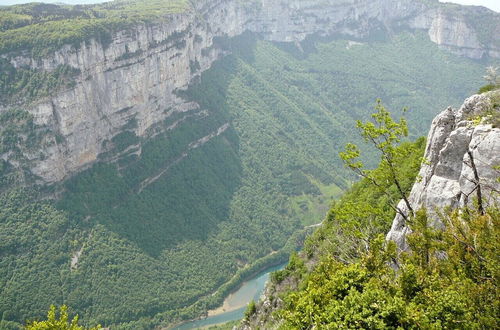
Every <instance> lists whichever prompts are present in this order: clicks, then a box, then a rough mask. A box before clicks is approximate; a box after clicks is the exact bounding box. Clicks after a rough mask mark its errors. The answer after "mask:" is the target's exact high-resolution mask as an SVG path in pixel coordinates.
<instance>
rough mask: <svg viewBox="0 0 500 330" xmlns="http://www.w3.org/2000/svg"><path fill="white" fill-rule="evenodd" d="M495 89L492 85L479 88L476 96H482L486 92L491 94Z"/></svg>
mask: <svg viewBox="0 0 500 330" xmlns="http://www.w3.org/2000/svg"><path fill="white" fill-rule="evenodd" d="M495 89H497V86H495V85H493V84H488V85H484V86H482V87H481V88H479V91H478V94H483V93H486V92H491V91H493V90H495Z"/></svg>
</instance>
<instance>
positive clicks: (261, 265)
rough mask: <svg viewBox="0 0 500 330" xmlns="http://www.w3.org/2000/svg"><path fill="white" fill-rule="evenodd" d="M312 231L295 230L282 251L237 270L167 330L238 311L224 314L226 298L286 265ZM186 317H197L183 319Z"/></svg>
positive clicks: (186, 308) (178, 316)
mask: <svg viewBox="0 0 500 330" xmlns="http://www.w3.org/2000/svg"><path fill="white" fill-rule="evenodd" d="M315 226H316V225H315ZM312 230H314V228H311V227H309V226H306V227H304V228H302V229H299V230H297V231H296V232H295V233H294V234H292V235H291V236H290V238H289V239H288V241H287V243H286V244H285V246H284V247H283V248H282V249H280V250H278V251H273V252H271V253H270V254H268V255H266V256H264V257H262V258H260V259H259V260H257V261H256V262H254V263H253V264H251V265H250V266H247V267H245V268H242V269H240V270H238V271H237V272H236V274H235V275H234V276H233V277H232V278H231V279H230V280H229V281H228V282H226V283H224V284H222V285H221V286H220V287H219V289H218V290H217V291H215V292H214V293H212V294H211V295H207V296H204V297H201V298H199V299H198V300H197V301H196V302H194V303H193V304H192V305H190V306H187V307H185V308H184V309H183V310H182V311H181V313H180V314H177V315H176V316H175V317H174V319H177V320H178V321H179V319H182V318H185V319H184V321H181V322H175V323H173V324H170V325H169V326H168V328H167V329H182V328H179V326H181V325H183V324H186V323H189V322H196V321H202V320H205V319H206V318H207V317H218V316H219V315H221V314H220V313H233V312H236V311H238V309H237V310H232V311H225V312H224V311H223V306H224V301H225V300H226V299H227V298H228V296H229V295H230V294H231V293H233V292H235V291H237V290H238V289H239V288H240V287H241V286H242V285H243V283H244V282H246V281H248V280H249V279H252V278H254V277H256V276H257V275H259V274H260V273H262V272H263V271H264V270H266V269H268V268H271V267H273V266H276V265H279V264H282V263H286V262H287V261H288V257H289V256H290V253H292V252H293V251H296V250H299V249H300V248H301V247H302V245H303V243H304V239H305V237H306V236H307V233H310V232H311V231H312ZM221 307H222V309H221ZM245 308H246V304H245V306H244V307H241V310H242V311H243V312H244V310H245ZM212 310H213V311H214V312H212V313H211V315H208V312H209V311H212ZM217 313H219V314H217ZM163 315H164V316H165V318H164V320H165V319H169V318H170V317H172V316H170V315H165V314H163ZM183 315H184V317H183ZM187 315H191V316H194V315H199V317H191V318H190V317H185V316H187ZM188 329H189V328H188Z"/></svg>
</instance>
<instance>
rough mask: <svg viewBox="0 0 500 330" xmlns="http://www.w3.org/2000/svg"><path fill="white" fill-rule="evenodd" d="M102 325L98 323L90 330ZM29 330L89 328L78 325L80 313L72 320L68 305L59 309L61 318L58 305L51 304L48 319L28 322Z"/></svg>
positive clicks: (81, 329)
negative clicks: (57, 313) (69, 316)
mask: <svg viewBox="0 0 500 330" xmlns="http://www.w3.org/2000/svg"><path fill="white" fill-rule="evenodd" d="M100 328H101V326H99V325H97V326H95V327H93V328H88V329H89V330H98V329H100ZM26 329H27V330H85V329H87V328H85V327H83V326H80V325H78V315H76V316H75V317H74V318H73V319H72V320H71V321H69V318H68V307H67V306H66V305H62V306H61V308H60V309H59V318H58V317H57V315H56V306H54V305H51V306H50V309H49V312H48V313H47V320H45V321H33V322H28V325H27V326H26Z"/></svg>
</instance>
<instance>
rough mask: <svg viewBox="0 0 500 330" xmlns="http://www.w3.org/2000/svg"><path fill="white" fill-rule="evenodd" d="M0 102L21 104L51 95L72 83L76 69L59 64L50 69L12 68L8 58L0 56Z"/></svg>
mask: <svg viewBox="0 0 500 330" xmlns="http://www.w3.org/2000/svg"><path fill="white" fill-rule="evenodd" d="M0 72H2V75H0V104H1V103H3V104H6V103H15V104H21V103H26V102H31V101H33V100H35V99H38V98H41V97H45V96H49V95H52V93H54V92H56V91H58V90H60V89H62V88H67V87H72V86H73V85H74V80H73V77H74V75H75V74H77V73H78V70H76V69H74V68H72V67H70V66H68V65H60V66H58V67H57V68H56V69H55V70H52V71H50V72H49V71H41V70H35V69H28V68H18V69H16V68H14V67H13V66H12V65H11V64H10V63H9V62H8V60H6V59H5V58H0Z"/></svg>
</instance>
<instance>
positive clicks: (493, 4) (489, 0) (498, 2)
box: [0, 0, 500, 12]
mask: <svg viewBox="0 0 500 330" xmlns="http://www.w3.org/2000/svg"><path fill="white" fill-rule="evenodd" d="M33 1H37V2H46V3H54V2H64V3H70V4H88V3H98V2H105V1H110V0H0V5H14V4H19V3H26V2H33ZM440 1H441V2H454V3H460V4H463V5H476V6H485V7H488V8H490V9H493V10H495V11H497V12H500V0H452V1H444V0H440Z"/></svg>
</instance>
